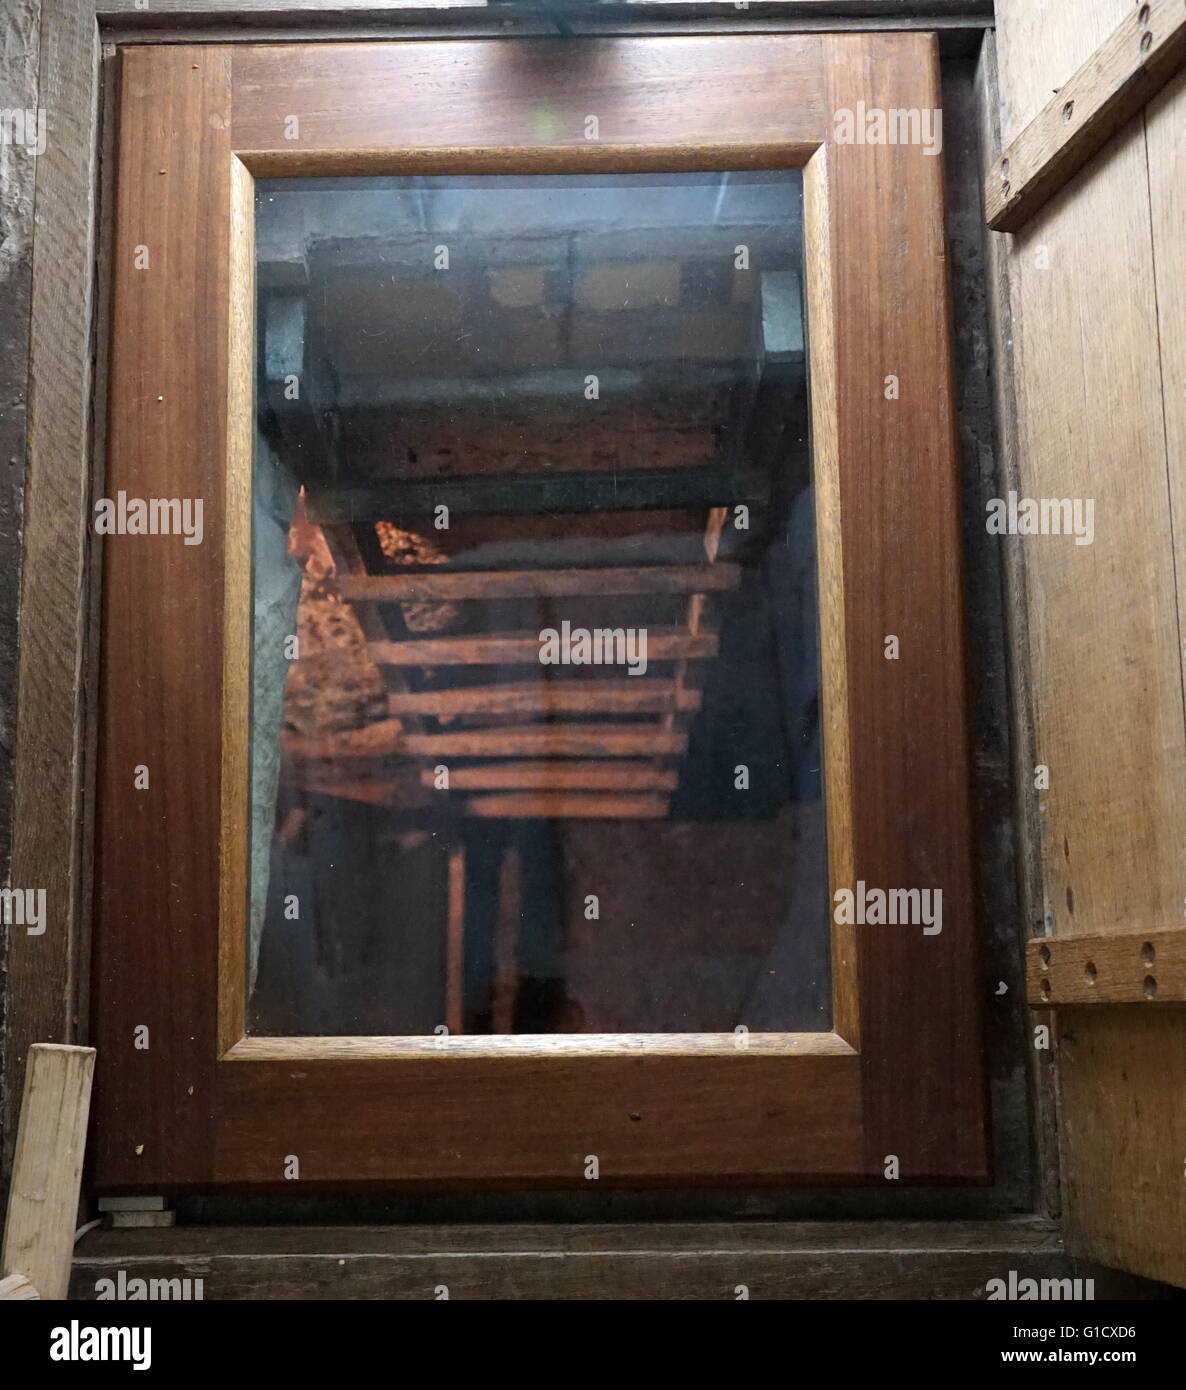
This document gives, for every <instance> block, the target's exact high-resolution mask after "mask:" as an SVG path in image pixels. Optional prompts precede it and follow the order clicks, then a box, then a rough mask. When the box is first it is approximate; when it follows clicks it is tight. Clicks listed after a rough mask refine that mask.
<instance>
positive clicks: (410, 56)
mask: <svg viewBox="0 0 1186 1390" xmlns="http://www.w3.org/2000/svg"><path fill="white" fill-rule="evenodd" d="M820 55H821V49H820V40H817V39H814V38H807V37H799V36H796V37H783V36H770V37H767V38H766V39H764V40H762V41H761V42H760V43H757V44H755V43H754V42H753V41H752V40H750V39H747V38H741V39H731V38H726V37H716V38H671V39H665V40H664V41H663V42H662V43H661V44H658V45H656V43H655V42H653V41H650V42H648V41H646V40H643V41H641V42H637V43H625V44H623V43H615V42H613V41H596V40H590V41H589V42H586V43H582V44H581V47H580V50H579V59H578V58H577V57H574V51H573V49H572V46H571V45H568V44H565V43H563V42H548V41H541V42H532V43H530V44H522V45H518V44H491V43H481V42H477V43H448V44H437V43H417V44H409V45H406V46H401V45H398V44H340V45H334V46H332V47H320V46H317V45H309V46H303V47H300V48H286V49H278V48H275V47H249V48H241V49H236V51H235V54H234V74H235V91H236V103H235V124H234V147H235V149H236V150H238V151H240V152H241V154H242V157H243V158H244V159H245V160H246V162H247V163H248V165H249V166H250V168H251V169H252V171H253V172H255V173H256V174H279V173H282V172H293V171H296V170H299V171H300V172H301V173H303V174H312V173H331V172H339V173H340V172H344V171H345V170H347V169H348V170H349V171H350V172H353V173H361V172H368V173H373V172H377V171H379V170H381V169H382V170H391V171H395V170H411V169H416V168H421V169H427V168H429V167H432V168H433V169H435V170H438V171H446V172H447V171H452V170H458V171H459V170H462V169H470V170H472V171H473V172H483V171H485V172H493V171H495V170H505V171H514V170H519V171H522V172H528V171H531V170H536V171H542V170H545V169H549V168H550V169H553V170H556V169H564V170H565V171H577V170H595V169H601V168H606V169H611V168H615V167H629V168H643V167H646V168H658V169H672V168H701V169H714V168H715V169H721V168H730V169H731V168H739V167H745V168H763V167H779V166H780V165H781V166H782V167H787V166H788V165H796V164H800V163H802V162H803V160H804V159H805V158H806V157H807V156H808V155H809V154H810V152H811V150H812V149H813V148H814V147H815V146H816V145H817V144H818V143H819V141H820V137H821V134H822V131H823V128H824V125H825V123H826V119H827V117H826V113H825V111H824V109H823V106H822V91H821V85H820V74H821V66H820ZM739 91H745V92H746V94H747V100H746V101H745V102H739V101H738V100H737V99H736V94H737V93H738V92H739ZM494 94H497V97H496V99H493V100H492V99H491V98H492V96H493V95H494ZM590 114H592V115H596V116H597V117H598V122H599V127H598V136H597V138H596V139H594V140H590V139H589V138H587V136H586V135H585V119H586V117H587V116H588V115H590ZM291 115H295V116H297V117H298V120H299V131H300V136H299V139H296V140H286V139H285V137H284V129H285V119H286V117H288V116H291ZM722 161H724V162H722Z"/></svg>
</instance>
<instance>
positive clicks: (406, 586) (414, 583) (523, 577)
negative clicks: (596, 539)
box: [338, 564, 741, 603]
mask: <svg viewBox="0 0 1186 1390" xmlns="http://www.w3.org/2000/svg"><path fill="white" fill-rule="evenodd" d="M740 575H741V570H740V567H739V566H738V565H735V564H720V565H630V566H619V567H614V568H603V569H569V570H418V571H416V572H415V573H413V574H381V575H380V574H374V575H357V574H347V575H343V576H342V577H341V578H340V579H339V580H338V590H339V592H340V593H341V595H342V598H343V599H345V600H346V602H347V603H356V602H359V601H362V600H370V601H372V602H376V603H409V602H410V603H421V602H424V601H426V600H430V599H439V600H443V601H449V600H456V599H499V598H569V597H572V598H578V597H586V596H588V597H591V598H600V597H602V596H604V595H610V594H691V593H707V592H709V591H710V590H714V591H715V590H722V589H734V588H736V587H737V582H738V579H739V578H740Z"/></svg>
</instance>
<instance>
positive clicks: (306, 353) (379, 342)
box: [248, 171, 831, 1035]
mask: <svg viewBox="0 0 1186 1390" xmlns="http://www.w3.org/2000/svg"><path fill="white" fill-rule="evenodd" d="M256 220H257V251H256V255H257V270H258V338H259V341H258V397H257V399H258V421H257V445H256V457H255V471H254V560H253V567H254V621H255V637H254V680H253V685H254V708H253V728H252V740H253V753H252V875H251V904H250V925H249V932H250V941H249V951H248V961H249V966H248V969H249V979H248V992H249V999H250V1004H249V1027H250V1030H251V1031H252V1032H253V1033H258V1034H288V1035H292V1034H405V1035H407V1034H413V1035H414V1034H431V1033H434V1032H439V1031H441V1030H442V1029H443V1028H446V1027H447V1028H448V1030H449V1031H450V1032H451V1033H459V1032H464V1033H555V1032H569V1033H618V1032H649V1033H666V1032H717V1033H720V1032H730V1031H733V1030H734V1029H736V1028H738V1027H740V1026H744V1027H746V1028H748V1029H750V1030H751V1031H762V1032H769V1031H775V1032H783V1031H801V1030H813V1029H825V1028H828V1027H829V1026H830V1018H831V1006H830V997H829V996H830V988H829V966H828V920H829V913H828V894H827V875H826V855H825V843H824V808H823V793H822V786H821V773H820V723H819V670H818V660H819V658H818V617H817V600H816V588H815V576H816V561H815V522H814V508H813V499H812V487H811V466H810V455H809V448H808V441H807V395H806V379H805V376H806V357H805V351H804V318H803V303H802V293H801V285H802V184H801V179H800V176H799V174H798V173H797V172H794V171H780V172H771V173H752V172H751V173H720V174H690V175H688V174H679V175H654V174H650V175H613V176H580V175H564V176H546V177H543V176H537V177H512V176H497V177H492V176H491V177H465V178H460V177H452V178H379V179H361V178H359V179H305V180H261V181H260V182H259V183H258V185H257V197H256Z"/></svg>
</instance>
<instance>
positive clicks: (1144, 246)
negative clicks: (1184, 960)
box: [1001, 0, 1186, 932]
mask: <svg viewBox="0 0 1186 1390" xmlns="http://www.w3.org/2000/svg"><path fill="white" fill-rule="evenodd" d="M1120 8H1123V6H1120ZM1108 9H1109V6H1108V5H1103V6H1095V5H1087V4H1083V3H1079V4H1074V5H1068V6H1066V7H1065V10H1064V9H1060V10H1058V11H1057V12H1054V11H1049V10H1048V11H1046V12H1045V22H1046V27H1045V28H1044V29H1043V30H1042V31H1041V32H1040V41H1039V42H1027V41H1026V37H1027V34H1026V25H1028V24H1029V23H1030V22H1031V19H1032V16H1030V15H1029V14H1028V11H1027V10H1026V7H1025V6H1024V4H1022V5H1021V6H1020V7H1019V6H1018V5H1017V4H1016V3H1015V0H1007V3H1006V5H1005V9H1004V24H1003V38H1002V45H1001V46H1002V51H1003V54H1004V55H1005V56H1004V59H1003V64H1002V85H1003V88H1004V90H1005V91H1006V92H1007V93H1010V94H1012V95H1011V100H1010V103H1009V104H1010V106H1011V107H1012V110H1013V115H1014V118H1015V119H1017V118H1019V116H1020V117H1021V118H1023V119H1024V117H1025V116H1026V115H1027V114H1029V108H1030V106H1031V105H1032V104H1034V103H1038V104H1040V102H1039V98H1041V100H1042V101H1044V100H1045V95H1048V93H1049V89H1050V88H1051V87H1052V86H1057V84H1058V81H1059V80H1060V74H1064V69H1065V71H1067V72H1069V71H1072V70H1073V69H1074V67H1075V66H1076V65H1077V64H1078V63H1079V62H1081V61H1082V59H1083V58H1085V57H1086V56H1087V53H1085V52H1083V51H1082V50H1083V46H1084V44H1085V43H1086V44H1088V47H1089V48H1090V36H1091V32H1092V26H1093V25H1097V24H1098V25H1101V26H1102V27H1103V28H1104V29H1105V30H1107V29H1108V26H1109V25H1110V24H1111V23H1114V21H1115V18H1116V16H1115V15H1109V14H1107V13H1104V14H1103V16H1102V17H1101V15H1100V14H1099V13H1098V11H1105V12H1106V11H1108ZM1015 16H1019V20H1018V27H1019V29H1020V31H1021V32H1020V33H1018V32H1014V33H1010V30H1011V28H1012V26H1013V24H1014V17H1015ZM1064 75H1065V74H1064ZM1044 93H1045V95H1044ZM1145 160H1146V155H1145V140H1144V133H1143V130H1142V128H1141V126H1140V124H1139V123H1137V124H1135V125H1132V126H1129V127H1128V128H1127V129H1126V130H1125V131H1124V132H1122V133H1121V134H1120V135H1119V136H1118V137H1117V138H1116V139H1115V140H1114V141H1113V142H1112V143H1111V144H1110V145H1109V146H1108V147H1107V149H1106V150H1104V151H1103V152H1102V153H1101V154H1100V155H1099V156H1098V157H1097V158H1096V159H1095V160H1094V161H1092V163H1091V164H1089V165H1088V166H1087V167H1086V168H1085V169H1084V170H1083V171H1082V172H1081V173H1080V174H1079V175H1078V176H1077V177H1076V179H1074V180H1073V181H1072V183H1071V184H1070V185H1069V186H1068V187H1067V188H1066V189H1065V190H1064V191H1063V192H1062V193H1061V194H1060V195H1058V196H1057V197H1056V198H1055V199H1054V200H1053V201H1052V202H1051V204H1050V205H1049V206H1048V207H1047V208H1046V209H1044V210H1043V211H1042V212H1041V213H1040V214H1039V215H1038V216H1037V217H1035V218H1034V219H1033V221H1032V222H1031V223H1030V224H1029V225H1028V226H1027V227H1026V229H1025V230H1024V232H1022V233H1021V234H1020V235H1018V236H1016V237H1014V238H1012V239H1011V242H1010V245H1011V253H1010V268H1011V273H1012V276H1013V280H1014V310H1015V315H1016V323H1015V337H1014V347H1015V351H1016V354H1017V369H1018V377H1019V380H1020V381H1021V383H1022V387H1021V396H1020V400H1019V402H1018V405H1019V433H1020V454H1021V467H1020V476H1019V482H1020V485H1021V486H1022V487H1023V488H1024V490H1025V495H1027V496H1032V497H1037V498H1040V497H1048V498H1064V497H1067V498H1075V497H1079V498H1084V499H1087V498H1092V499H1094V503H1095V539H1094V542H1093V543H1092V544H1091V545H1083V546H1077V545H1075V544H1074V543H1073V542H1072V541H1069V540H1068V539H1067V538H1066V537H1056V536H1032V537H1025V538H1019V539H1017V540H1010V541H1009V542H1007V543H1008V544H1012V545H1021V546H1023V547H1025V551H1026V566H1025V568H1026V574H1027V582H1028V586H1029V588H1028V593H1027V595H1026V603H1027V609H1028V613H1029V619H1030V624H1031V632H1030V644H1031V657H1032V671H1031V679H1032V685H1033V692H1034V704H1035V711H1036V728H1037V756H1038V758H1039V759H1040V761H1041V762H1042V763H1043V764H1045V765H1047V766H1048V767H1049V769H1050V789H1049V791H1048V792H1047V793H1045V795H1044V796H1043V798H1042V801H1043V803H1044V806H1043V810H1044V815H1043V859H1044V863H1045V869H1046V878H1047V884H1046V890H1047V904H1046V905H1047V923H1048V926H1050V927H1052V928H1053V929H1054V930H1057V931H1060V932H1091V931H1111V930H1122V929H1124V928H1126V927H1131V929H1133V930H1141V929H1142V928H1143V927H1152V926H1164V925H1168V924H1170V923H1173V922H1176V921H1178V920H1180V918H1181V912H1182V899H1183V892H1184V891H1186V890H1184V888H1183V885H1182V867H1181V866H1182V864H1183V862H1184V860H1186V853H1184V851H1186V729H1184V724H1183V709H1182V674H1181V660H1180V655H1179V652H1180V642H1179V628H1178V604H1177V596H1176V593H1175V586H1174V552H1173V546H1174V535H1173V526H1172V520H1171V513H1170V505H1169V500H1170V499H1169V492H1168V486H1167V474H1166V452H1165V429H1164V421H1163V416H1162V405H1161V367H1160V362H1159V360H1158V349H1157V327H1158V325H1157V305H1156V290H1155V286H1154V281H1153V267H1152V262H1151V258H1150V255H1149V246H1150V230H1149V195H1148V181H1147V176H1146V164H1145Z"/></svg>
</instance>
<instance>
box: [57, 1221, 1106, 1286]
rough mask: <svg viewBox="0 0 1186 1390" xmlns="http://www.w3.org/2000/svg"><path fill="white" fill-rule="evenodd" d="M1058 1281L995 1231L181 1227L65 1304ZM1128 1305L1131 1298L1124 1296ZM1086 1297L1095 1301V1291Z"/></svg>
mask: <svg viewBox="0 0 1186 1390" xmlns="http://www.w3.org/2000/svg"><path fill="white" fill-rule="evenodd" d="M1010 1269H1013V1270H1016V1271H1017V1274H1018V1277H1019V1278H1069V1277H1071V1276H1072V1274H1076V1273H1079V1272H1080V1271H1077V1270H1073V1269H1072V1267H1071V1263H1070V1261H1069V1260H1068V1259H1067V1257H1066V1255H1065V1254H1064V1252H1063V1249H1062V1241H1061V1239H1060V1236H1059V1231H1058V1228H1057V1227H1056V1226H1055V1225H1054V1224H1053V1223H1052V1222H1048V1221H1037V1220H1034V1219H1033V1218H1030V1217H1021V1218H1017V1219H1014V1220H1007V1221H817V1222H810V1221H779V1222H772V1221H746V1222H711V1223H710V1222H691V1221H689V1222H679V1223H667V1222H651V1223H648V1224H647V1225H646V1226H645V1227H643V1228H641V1230H640V1228H639V1227H638V1226H637V1225H633V1226H631V1225H603V1224H557V1225H540V1226H523V1225H517V1224H507V1225H501V1226H496V1225H487V1226H465V1225H453V1226H450V1225H436V1226H409V1225H404V1226H386V1227H384V1226H379V1227H374V1226H371V1227H368V1226H339V1227H333V1226H315V1227H308V1226H305V1227H302V1226H268V1227H256V1228H251V1229H236V1228H233V1227H232V1228H228V1227H225V1226H223V1227H215V1228H211V1227H202V1226H190V1227H183V1226H178V1227H177V1228H176V1229H174V1230H172V1231H92V1232H90V1233H89V1234H88V1235H86V1236H84V1237H83V1239H82V1241H81V1242H80V1244H79V1247H78V1254H77V1257H76V1259H75V1266H74V1271H75V1272H74V1280H73V1283H72V1285H71V1297H72V1298H75V1299H92V1298H94V1297H95V1285H96V1281H97V1280H100V1279H112V1280H118V1278H119V1277H120V1271H121V1270H122V1271H123V1272H124V1276H125V1278H128V1279H132V1278H141V1279H150V1278H170V1277H172V1278H182V1279H183V1278H191V1279H192V1278H194V1277H200V1278H202V1279H203V1281H204V1283H203V1290H202V1293H203V1297H204V1298H205V1299H206V1300H207V1301H209V1300H213V1299H256V1300H258V1299H293V1298H295V1299H323V1298H326V1299H329V1298H333V1299H342V1298H353V1299H383V1300H386V1299H392V1298H399V1299H432V1298H435V1297H436V1295H437V1286H438V1285H440V1284H444V1285H445V1286H446V1287H447V1288H448V1290H449V1296H450V1298H451V1299H454V1300H456V1299H466V1298H476V1299H493V1298H498V1299H529V1298H531V1299H544V1300H551V1299H557V1298H562V1299H577V1298H579V1299H608V1298H630V1299H682V1300H687V1299H721V1300H732V1299H735V1298H736V1297H737V1290H738V1286H739V1285H744V1287H745V1288H746V1290H747V1291H748V1293H749V1297H750V1298H751V1299H776V1298H777V1299H821V1298H837V1297H842V1298H860V1299H866V1298H895V1299H902V1298H918V1299H936V1298H947V1299H974V1298H982V1297H983V1296H984V1286H985V1285H986V1284H987V1282H988V1281H989V1280H990V1279H995V1278H1000V1277H1002V1271H1006V1272H1007V1271H1008V1270H1010ZM1126 1292H1130V1293H1131V1290H1126ZM1096 1293H1097V1297H1104V1296H1107V1295H1106V1294H1105V1292H1104V1286H1103V1282H1102V1280H1100V1279H1098V1278H1097V1281H1096Z"/></svg>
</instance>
